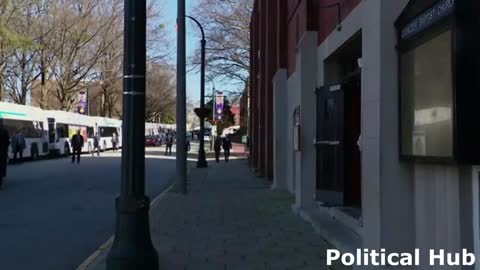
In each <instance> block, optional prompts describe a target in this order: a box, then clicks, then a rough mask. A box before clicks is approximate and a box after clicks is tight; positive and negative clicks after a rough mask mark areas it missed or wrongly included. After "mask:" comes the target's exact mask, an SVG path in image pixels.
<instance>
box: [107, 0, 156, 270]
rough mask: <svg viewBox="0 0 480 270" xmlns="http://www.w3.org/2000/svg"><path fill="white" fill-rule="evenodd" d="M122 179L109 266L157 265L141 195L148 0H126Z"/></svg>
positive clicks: (130, 269) (120, 269)
mask: <svg viewBox="0 0 480 270" xmlns="http://www.w3.org/2000/svg"><path fill="white" fill-rule="evenodd" d="M124 16H125V18H124V20H125V26H124V27H125V28H124V31H125V34H124V35H125V38H124V50H125V53H124V59H123V61H124V65H123V73H124V76H123V129H122V132H123V136H122V140H123V141H122V145H123V149H122V169H121V170H122V182H121V191H120V196H119V197H118V198H117V199H116V211H117V217H116V227H115V240H114V242H113V246H112V248H111V250H110V253H109V254H108V257H107V262H106V263H107V267H106V268H107V270H134V269H142V270H157V269H158V255H157V252H156V251H155V248H154V247H153V245H152V240H151V238H150V227H149V217H148V211H149V207H150V200H149V198H148V197H147V196H145V147H144V143H145V142H144V136H145V133H144V132H145V68H146V67H145V66H146V61H145V60H146V45H145V44H146V0H125V15H124Z"/></svg>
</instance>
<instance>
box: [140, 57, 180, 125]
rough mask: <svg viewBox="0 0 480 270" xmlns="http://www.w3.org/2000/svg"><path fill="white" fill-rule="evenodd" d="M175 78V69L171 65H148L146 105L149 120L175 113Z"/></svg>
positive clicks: (146, 116)
mask: <svg viewBox="0 0 480 270" xmlns="http://www.w3.org/2000/svg"><path fill="white" fill-rule="evenodd" d="M174 78H175V76H174V71H173V69H172V68H171V67H169V66H166V65H160V64H151V65H149V66H148V70H147V78H146V88H147V89H146V90H147V96H146V105H145V118H146V119H147V121H154V120H155V119H156V118H160V119H162V118H165V117H168V116H172V115H174V111H175V102H176V100H175V99H176V96H175V80H174Z"/></svg>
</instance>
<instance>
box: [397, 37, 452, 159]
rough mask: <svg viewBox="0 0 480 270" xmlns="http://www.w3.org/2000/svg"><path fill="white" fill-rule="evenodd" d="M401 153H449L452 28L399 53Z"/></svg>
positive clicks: (450, 148) (448, 155)
mask: <svg viewBox="0 0 480 270" xmlns="http://www.w3.org/2000/svg"><path fill="white" fill-rule="evenodd" d="M400 63H401V64H400V68H401V118H402V123H401V124H402V135H401V139H402V142H401V145H402V154H403V155H405V156H421V157H447V158H451V157H453V150H454V149H453V145H454V144H453V133H454V132H453V129H454V125H453V82H452V74H453V70H452V32H451V30H447V31H443V32H441V33H439V34H438V35H436V36H435V37H433V38H431V39H429V40H428V41H425V42H423V43H421V44H419V45H417V46H416V47H413V48H411V49H408V50H405V51H403V52H402V54H401V59H400Z"/></svg>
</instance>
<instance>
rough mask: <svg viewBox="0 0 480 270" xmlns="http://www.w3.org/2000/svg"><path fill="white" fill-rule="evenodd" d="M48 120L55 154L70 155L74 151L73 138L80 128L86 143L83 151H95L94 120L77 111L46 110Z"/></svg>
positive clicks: (50, 144) (50, 143)
mask: <svg viewBox="0 0 480 270" xmlns="http://www.w3.org/2000/svg"><path fill="white" fill-rule="evenodd" d="M45 114H46V116H47V121H48V142H49V148H50V152H51V153H52V154H54V155H60V156H68V155H70V154H71V153H72V145H71V141H70V140H71V138H72V136H73V135H74V134H76V133H77V131H78V130H80V134H82V136H83V140H84V144H83V148H82V152H85V153H91V152H92V151H93V135H94V134H95V131H94V126H95V123H94V121H93V120H92V119H91V118H90V117H88V116H84V115H81V114H77V113H72V112H65V111H45Z"/></svg>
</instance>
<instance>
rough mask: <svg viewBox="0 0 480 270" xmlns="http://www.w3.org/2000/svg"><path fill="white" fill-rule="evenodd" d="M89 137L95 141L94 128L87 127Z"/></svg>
mask: <svg viewBox="0 0 480 270" xmlns="http://www.w3.org/2000/svg"><path fill="white" fill-rule="evenodd" d="M87 135H88V138H90V139H93V136H94V135H95V134H94V132H93V127H87Z"/></svg>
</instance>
